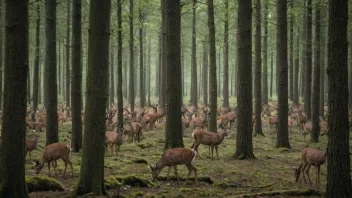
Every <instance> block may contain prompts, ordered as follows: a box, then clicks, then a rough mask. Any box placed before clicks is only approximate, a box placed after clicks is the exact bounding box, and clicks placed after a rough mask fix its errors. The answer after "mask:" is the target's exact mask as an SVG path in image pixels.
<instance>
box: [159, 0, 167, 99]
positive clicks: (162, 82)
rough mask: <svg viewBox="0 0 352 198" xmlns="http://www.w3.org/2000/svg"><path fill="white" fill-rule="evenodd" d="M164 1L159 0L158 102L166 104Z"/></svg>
mask: <svg viewBox="0 0 352 198" xmlns="http://www.w3.org/2000/svg"><path fill="white" fill-rule="evenodd" d="M165 1H166V0H161V18H162V19H161V54H160V56H161V65H160V93H159V104H160V105H161V106H164V105H165V104H166V87H167V79H166V75H167V64H166V61H167V60H166V39H167V38H166V36H165V35H166V22H165V20H166V17H165V12H166V11H165Z"/></svg>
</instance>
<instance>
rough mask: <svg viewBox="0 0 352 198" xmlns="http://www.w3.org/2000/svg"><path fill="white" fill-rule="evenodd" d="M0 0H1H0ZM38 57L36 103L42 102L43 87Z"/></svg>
mask: <svg viewBox="0 0 352 198" xmlns="http://www.w3.org/2000/svg"><path fill="white" fill-rule="evenodd" d="M0 1H1V0H0ZM40 65H41V64H40V59H39V74H38V86H39V87H38V89H39V90H38V104H41V103H42V90H43V87H42V73H43V72H42V67H41V66H40Z"/></svg>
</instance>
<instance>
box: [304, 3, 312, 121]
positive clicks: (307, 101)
mask: <svg viewBox="0 0 352 198" xmlns="http://www.w3.org/2000/svg"><path fill="white" fill-rule="evenodd" d="M305 58H306V65H305V66H306V67H305V68H306V72H305V73H306V79H305V80H306V81H305V83H304V92H305V93H304V111H305V113H306V115H307V119H308V120H310V119H311V117H312V116H311V115H312V111H311V109H312V108H311V106H312V101H311V100H312V0H308V1H307V40H306V57H305Z"/></svg>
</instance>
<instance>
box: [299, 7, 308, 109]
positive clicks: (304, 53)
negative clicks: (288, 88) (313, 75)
mask: <svg viewBox="0 0 352 198" xmlns="http://www.w3.org/2000/svg"><path fill="white" fill-rule="evenodd" d="M303 5H304V6H303V20H302V21H303V28H302V48H303V50H302V69H301V71H302V72H301V76H302V78H301V87H300V88H301V90H300V92H301V94H300V95H301V96H302V98H303V100H304V94H305V93H304V87H305V85H303V84H304V83H305V82H306V65H307V63H306V60H307V59H306V56H307V52H306V51H307V49H306V48H307V45H306V42H307V0H304V4H303ZM304 102H305V100H304ZM304 105H305V104H304Z"/></svg>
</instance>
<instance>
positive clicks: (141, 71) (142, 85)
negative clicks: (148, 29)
mask: <svg viewBox="0 0 352 198" xmlns="http://www.w3.org/2000/svg"><path fill="white" fill-rule="evenodd" d="M143 20H144V16H143V13H142V9H141V8H139V98H140V101H139V102H140V105H141V107H142V108H143V107H144V105H145V89H144V88H145V83H144V77H145V76H144V65H143V55H144V53H143Z"/></svg>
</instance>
